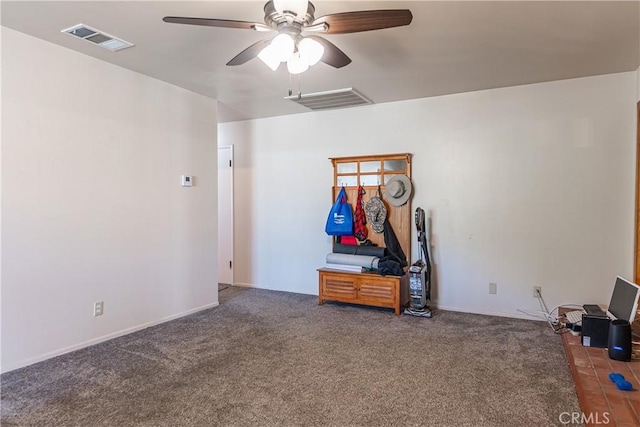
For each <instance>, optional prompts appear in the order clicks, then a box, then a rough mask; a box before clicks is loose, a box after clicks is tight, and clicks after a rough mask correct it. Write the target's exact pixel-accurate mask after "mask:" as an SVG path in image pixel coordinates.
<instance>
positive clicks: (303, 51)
mask: <svg viewBox="0 0 640 427" xmlns="http://www.w3.org/2000/svg"><path fill="white" fill-rule="evenodd" d="M298 52H300V59H301V60H302V61H304V62H305V63H307V64H308V65H309V66H313V65H316V64H317V63H318V61H320V59H322V55H324V46H322V45H321V44H320V43H318V42H317V41H315V40H313V39H310V38H304V39H302V40H300V43H298Z"/></svg>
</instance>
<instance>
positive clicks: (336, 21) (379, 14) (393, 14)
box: [311, 9, 413, 34]
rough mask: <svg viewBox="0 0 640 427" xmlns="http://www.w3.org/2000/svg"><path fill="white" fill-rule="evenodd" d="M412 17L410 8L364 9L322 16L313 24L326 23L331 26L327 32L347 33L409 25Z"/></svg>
mask: <svg viewBox="0 0 640 427" xmlns="http://www.w3.org/2000/svg"><path fill="white" fill-rule="evenodd" d="M412 19H413V15H412V14H411V11H410V10H408V9H391V10H363V11H360V12H344V13H334V14H331V15H325V16H321V17H320V18H318V19H316V20H315V21H313V22H312V23H311V25H317V24H322V23H325V24H327V25H328V26H329V29H327V31H325V33H326V34H347V33H359V32H361V31H371V30H381V29H383V28H392V27H401V26H403V25H409V24H410V23H411V20H412Z"/></svg>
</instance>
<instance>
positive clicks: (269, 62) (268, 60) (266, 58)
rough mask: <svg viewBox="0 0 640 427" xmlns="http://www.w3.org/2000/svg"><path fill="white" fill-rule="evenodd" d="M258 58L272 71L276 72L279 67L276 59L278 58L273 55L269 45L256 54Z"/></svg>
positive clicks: (278, 59)
mask: <svg viewBox="0 0 640 427" xmlns="http://www.w3.org/2000/svg"><path fill="white" fill-rule="evenodd" d="M258 58H260V60H261V61H262V62H264V63H265V65H266V66H267V67H269V68H271V70H272V71H275V70H277V69H278V67H279V66H280V58H278V56H277V55H276V54H275V52H274V49H273V47H272V46H271V45H268V46H267V47H265V48H264V49H262V50H261V51H260V53H259V54H258Z"/></svg>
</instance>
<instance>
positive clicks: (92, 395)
mask: <svg viewBox="0 0 640 427" xmlns="http://www.w3.org/2000/svg"><path fill="white" fill-rule="evenodd" d="M560 338H561V337H560V336H558V335H554V334H553V332H552V331H551V329H550V328H549V326H548V325H547V324H546V323H542V322H531V321H525V320H517V319H506V318H498V317H491V316H480V315H473V314H463V313H453V312H436V315H435V316H434V317H433V318H432V319H424V318H415V317H409V316H400V317H396V316H394V315H393V313H392V311H391V310H386V309H376V308H366V307H359V306H351V305H343V304H328V303H326V304H325V305H324V306H318V305H317V298H316V297H314V296H309V295H300V294H294V293H286V292H275V291H266V290H259V289H245V288H237V287H229V288H226V289H224V290H222V291H221V292H220V306H219V307H216V308H212V309H209V310H206V311H203V312H199V313H196V314H194V315H191V316H188V317H184V318H181V319H177V320H174V321H171V322H168V323H165V324H162V325H159V326H155V327H152V328H148V329H145V330H143V331H139V332H137V333H134V334H131V335H128V336H125V337H121V338H117V339H114V340H111V341H108V342H105V343H102V344H98V345H95V346H92V347H89V348H85V349H82V350H79V351H76V352H73V353H69V354H66V355H63V356H60V357H57V358H54V359H51V360H48V361H45V362H42V363H38V364H35V365H32V366H29V367H26V368H23V369H19V370H16V371H12V372H8V373H6V374H4V375H2V377H1V382H2V394H1V397H2V399H1V402H2V418H1V421H2V426H382V425H384V426H394V425H398V426H400V425H402V426H525V425H526V426H552V425H561V424H560V422H559V419H558V417H559V416H560V414H561V413H563V412H574V411H579V406H578V401H577V398H576V394H575V389H574V386H573V383H572V380H571V375H570V372H569V369H568V367H567V364H566V359H565V356H564V352H563V349H562V343H561V339H560Z"/></svg>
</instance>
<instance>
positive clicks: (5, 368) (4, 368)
mask: <svg viewBox="0 0 640 427" xmlns="http://www.w3.org/2000/svg"><path fill="white" fill-rule="evenodd" d="M219 305H220V304H219V303H218V302H214V303H211V304H206V305H203V306H200V307H196V308H194V309H191V310H187V311H185V312H182V313H178V314H173V315H171V316H167V317H164V318H162V319H158V320H154V321H152V322H147V323H143V324H141V325H138V326H133V327H131V328H126V329H122V330H121V331H116V332H113V333H110V334H107V335H103V336H101V337H98V338H93V339H90V340H88V341H84V342H81V343H78V344H74V345H72V346H69V347H65V348H61V349H58V350H55V351H52V352H49V353H45V354H41V355H39V356H36V357H31V358H29V359H26V360H20V361H18V362H15V363H11V364H9V365H7V366H0V373H3V374H4V373H6V372H10V371H13V370H15V369H20V368H23V367H25V366H29V365H32V364H34V363H38V362H42V361H44V360H47V359H51V358H53V357H57V356H61V355H63V354H66V353H71V352H72V351H76V350H81V349H83V348H86V347H90V346H92V345H96V344H100V343H101V342H105V341H109V340H112V339H114V338H118V337H121V336H124V335H127V334H131V333H133V332H137V331H141V330H143V329H147V328H150V327H152V326H156V325H159V324H161V323H166V322H169V321H171V320H175V319H178V318H180V317H185V316H188V315H190V314H194V313H197V312H199V311H204V310H207V309H209V308H214V307H218V306H219Z"/></svg>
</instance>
